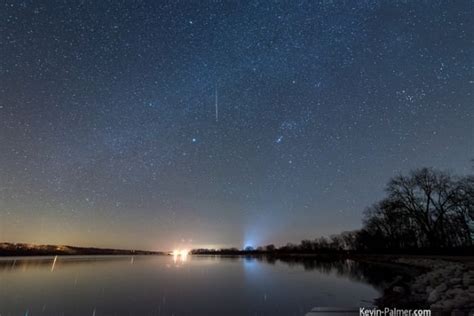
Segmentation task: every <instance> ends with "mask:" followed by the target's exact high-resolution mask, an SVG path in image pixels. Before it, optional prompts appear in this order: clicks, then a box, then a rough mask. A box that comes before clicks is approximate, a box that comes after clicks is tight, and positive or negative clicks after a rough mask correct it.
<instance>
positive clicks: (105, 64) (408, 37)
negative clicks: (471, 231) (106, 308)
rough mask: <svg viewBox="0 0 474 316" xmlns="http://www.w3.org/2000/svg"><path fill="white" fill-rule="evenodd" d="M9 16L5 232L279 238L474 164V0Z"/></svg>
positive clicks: (3, 15) (119, 241) (78, 241)
mask: <svg viewBox="0 0 474 316" xmlns="http://www.w3.org/2000/svg"><path fill="white" fill-rule="evenodd" d="M0 6H1V7H0V241H12V242H33V243H52V244H72V245H83V246H99V247H105V246H107V247H121V248H140V249H172V248H173V247H178V246H183V245H186V246H189V247H198V246H199V247H221V246H237V247H243V246H246V245H260V244H266V243H270V242H273V243H275V244H277V245H279V244H284V243H286V242H287V241H292V242H298V241H299V240H301V239H303V238H314V237H317V236H321V235H329V234H332V233H337V232H341V231H344V230H351V229H357V228H359V227H360V226H361V218H362V212H363V210H364V208H365V207H366V206H368V205H370V204H371V203H373V202H375V201H376V200H377V199H380V198H381V197H383V195H384V191H383V190H384V186H385V184H386V183H387V181H388V179H389V178H390V177H392V176H394V175H397V174H399V173H400V172H407V171H408V170H410V169H413V168H418V167H423V166H430V167H435V168H440V169H447V170H450V171H452V172H453V173H456V174H466V173H469V172H472V163H471V162H470V160H471V159H472V158H474V106H473V95H472V93H473V87H474V81H473V80H474V78H473V56H474V49H473V48H474V45H473V40H474V38H473V30H474V23H473V19H472V13H473V10H472V9H473V8H472V2H471V1H467V0H466V1H463V0H460V1H408V0H407V1H393V0H390V1H369V0H361V1H343V0H341V1H335V0H334V1H330V0H325V1H304V0H301V1H217V0H216V1H170V2H166V1H132V0H130V1H115V0H114V1H112V0H110V1H109V0H103V1H92V0H91V1H87V0H86V1H54V0H51V1H49V0H48V1H46V0H45V1H11V0H8V1H2V3H1V4H0ZM216 110H217V113H216Z"/></svg>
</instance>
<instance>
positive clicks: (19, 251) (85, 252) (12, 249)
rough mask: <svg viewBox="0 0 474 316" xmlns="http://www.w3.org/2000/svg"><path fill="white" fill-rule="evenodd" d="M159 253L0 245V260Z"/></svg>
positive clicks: (152, 253)
mask: <svg viewBox="0 0 474 316" xmlns="http://www.w3.org/2000/svg"><path fill="white" fill-rule="evenodd" d="M164 254H166V253H164V252H160V251H147V250H133V249H132V250H130V249H112V248H95V247H76V246H68V245H35V244H26V243H8V242H2V243H0V258H9V257H41V256H94V255H96V256H114V255H132V256H133V255H164Z"/></svg>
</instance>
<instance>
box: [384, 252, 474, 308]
mask: <svg viewBox="0 0 474 316" xmlns="http://www.w3.org/2000/svg"><path fill="white" fill-rule="evenodd" d="M390 261H391V262H393V263H395V264H400V265H403V266H409V267H412V268H413V269H414V271H418V274H417V275H413V276H411V277H410V276H408V277H407V276H404V277H400V278H398V279H397V280H395V281H394V282H393V283H392V284H390V285H389V286H388V287H387V288H386V289H385V290H384V294H383V296H382V297H381V298H380V299H379V300H378V301H377V304H378V305H380V306H391V307H406V308H429V309H431V310H432V311H440V312H451V311H457V310H459V311H464V312H466V311H470V310H474V258H472V257H439V258H437V257H434V256H433V257H416V256H409V257H399V258H392V260H390Z"/></svg>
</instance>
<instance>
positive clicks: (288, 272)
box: [0, 253, 393, 316]
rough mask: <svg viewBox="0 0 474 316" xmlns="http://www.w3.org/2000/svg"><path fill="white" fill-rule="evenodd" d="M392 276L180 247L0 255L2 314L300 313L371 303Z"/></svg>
mask: <svg viewBox="0 0 474 316" xmlns="http://www.w3.org/2000/svg"><path fill="white" fill-rule="evenodd" d="M392 274H393V273H392ZM389 275H390V273H387V271H386V269H385V270H384V268H382V267H374V266H366V265H363V264H359V263H355V262H352V261H347V260H342V261H321V260H317V261H316V260H308V259H302V258H286V259H274V258H243V257H212V256H210V257H207V256H188V255H187V254H184V253H183V254H175V255H172V256H133V257H130V256H84V257H57V258H55V257H42V258H12V259H0V315H25V313H28V314H29V315H61V314H62V313H64V314H65V315H92V314H93V313H95V315H96V316H99V315H172V314H173V315H248V314H252V315H253V314H257V315H282V314H283V315H304V314H305V313H306V312H308V311H309V310H311V309H312V308H313V307H315V306H337V307H354V306H370V305H371V302H372V301H373V299H374V298H376V297H378V296H379V295H380V291H379V290H378V289H377V288H380V287H382V286H383V283H384V282H388V281H389V280H388V279H387V277H388V276H389Z"/></svg>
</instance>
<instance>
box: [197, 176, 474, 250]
mask: <svg viewBox="0 0 474 316" xmlns="http://www.w3.org/2000/svg"><path fill="white" fill-rule="evenodd" d="M386 193H387V196H386V197H385V198H384V199H382V200H381V201H379V202H377V203H375V204H373V205H372V206H370V207H368V208H367V209H366V210H365V212H364V218H363V227H362V228H361V229H360V230H355V231H349V232H343V233H341V234H337V235H332V236H330V237H329V238H326V237H320V238H317V239H315V240H302V241H301V242H300V244H291V243H288V244H287V245H285V246H282V247H279V248H277V247H275V246H274V245H267V246H264V247H258V248H256V249H253V248H251V247H247V248H245V249H243V250H239V249H237V248H230V249H218V250H212V249H195V250H193V251H192V253H193V254H223V255H225V254H229V255H230V254H258V253H275V254H289V253H302V254H305V253H308V254H309V253H332V254H336V253H425V254H428V253H433V254H435V253H446V254H474V247H473V237H474V176H473V175H467V176H463V177H457V176H452V175H450V174H449V173H447V172H443V171H439V170H435V169H431V168H422V169H417V170H415V171H412V172H410V173H409V174H408V175H399V176H396V177H394V178H392V179H391V180H390V181H389V183H388V185H387V187H386Z"/></svg>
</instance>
